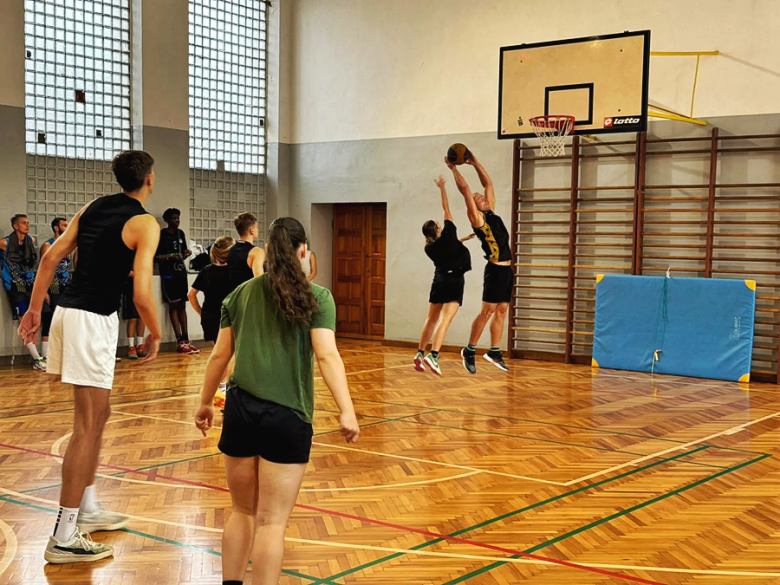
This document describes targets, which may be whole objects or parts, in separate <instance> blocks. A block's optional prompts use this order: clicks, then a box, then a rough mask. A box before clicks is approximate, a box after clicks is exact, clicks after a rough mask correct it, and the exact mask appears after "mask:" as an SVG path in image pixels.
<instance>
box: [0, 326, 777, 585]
mask: <svg viewBox="0 0 780 585" xmlns="http://www.w3.org/2000/svg"><path fill="white" fill-rule="evenodd" d="M341 347H342V350H343V356H344V359H345V362H346V364H347V371H348V373H349V380H350V383H351V389H352V393H353V397H354V398H355V404H356V407H357V410H358V413H359V416H360V419H361V423H362V425H363V435H362V437H361V441H360V443H359V444H357V445H350V446H347V445H346V444H345V443H343V441H342V439H341V437H340V436H339V435H338V434H337V433H335V432H334V431H335V430H336V429H337V418H336V412H335V405H334V403H333V401H332V400H331V399H330V397H329V394H328V392H327V389H326V388H325V386H324V384H323V382H322V381H321V380H318V381H317V387H316V389H317V407H318V412H317V417H316V421H315V433H316V436H315V443H314V447H313V451H312V460H311V464H310V466H309V470H308V473H307V475H306V479H305V483H304V489H303V491H302V492H301V495H300V497H299V500H298V501H299V505H298V507H297V508H296V510H295V512H294V513H293V516H292V519H291V521H290V526H289V529H288V531H287V554H286V559H285V573H284V575H283V577H282V580H281V583H283V584H288V585H289V584H304V585H334V584H350V583H355V584H365V585H380V584H381V585H389V584H395V583H405V584H408V585H420V584H435V585H442V584H446V585H454V584H456V583H471V584H473V585H476V584H486V585H487V584H491V585H493V584H511V583H518V582H523V581H529V582H532V583H534V584H535V585H549V584H577V585H588V584H606V583H635V582H640V583H656V584H659V583H660V584H670V585H671V584H689V583H690V584H695V583H707V584H708V585H734V584H742V583H744V584H745V585H758V584H759V583H761V584H765V583H766V584H768V583H774V584H780V463H778V455H780V392H779V391H778V388H777V387H776V386H769V385H760V384H754V385H751V386H750V387H749V388H747V387H740V386H738V385H736V384H731V383H723V382H715V381H707V380H690V379H680V378H673V377H657V378H656V379H655V380H653V379H651V378H650V376H647V375H642V374H625V373H618V372H607V371H602V372H598V373H593V372H591V370H590V369H589V368H585V367H580V366H565V365H558V364H549V363H540V362H528V361H523V362H521V361H514V362H511V368H512V372H511V373H509V374H505V373H503V372H500V371H499V370H497V369H495V368H493V367H492V366H490V365H489V364H487V362H483V361H482V360H480V361H478V367H479V373H478V374H477V376H473V377H472V376H468V375H467V374H466V373H465V372H463V371H462V369H461V367H460V364H459V362H458V361H457V357H456V356H455V355H445V356H444V357H445V360H444V362H443V364H444V365H443V367H444V370H445V377H444V378H441V379H439V378H436V377H435V376H433V375H432V374H418V373H416V372H415V371H414V370H413V368H412V366H411V365H410V360H411V357H412V352H410V351H408V350H400V349H396V348H388V347H383V346H381V345H376V344H369V343H358V342H352V341H343V342H342V343H341ZM206 359H207V355H206V352H204V353H202V354H201V355H200V356H197V357H186V356H177V355H174V354H165V355H163V356H161V358H160V359H158V361H156V362H154V363H153V364H149V365H138V364H135V363H131V362H128V361H127V360H124V361H123V362H122V363H120V364H118V366H117V376H116V388H115V391H114V396H113V408H114V411H113V414H112V417H111V420H110V421H109V424H108V426H107V428H106V433H105V438H104V450H103V457H102V467H101V468H100V472H101V476H100V480H99V482H98V490H99V492H100V494H101V499H102V501H103V502H104V504H105V505H106V506H107V507H109V508H111V509H113V510H117V511H120V512H124V513H127V514H130V515H131V516H132V524H131V526H130V527H129V528H128V529H127V530H123V531H119V532H114V533H102V534H97V535H95V538H96V540H100V541H104V542H110V543H111V544H113V545H114V546H115V547H116V549H117V554H116V557H115V558H114V559H113V560H106V561H103V562H99V563H95V564H94V565H90V566H85V565H83V564H82V565H69V566H46V565H45V564H44V561H43V558H42V554H43V549H44V546H45V543H46V541H47V538H48V536H49V533H50V531H51V529H52V525H53V520H54V513H55V510H56V507H57V497H58V493H59V489H58V484H59V482H60V459H59V458H58V457H59V455H60V454H62V453H63V452H64V451H65V447H66V443H67V441H68V436H69V435H68V433H69V431H70V425H71V405H70V402H69V398H70V391H69V388H68V387H66V386H63V385H61V384H59V383H56V382H54V381H52V380H51V379H50V378H49V377H47V376H46V375H43V374H36V373H34V372H32V371H30V370H29V369H27V368H26V367H25V368H16V369H3V370H0V398H1V399H2V406H0V491H1V492H2V494H1V496H2V497H0V583H4V584H24V585H33V584H39V583H40V584H42V583H55V584H59V583H68V584H75V583H78V584H89V583H92V584H101V585H109V584H111V585H120V584H121V585H125V584H141V583H142V584H150V583H159V584H169V583H182V584H183V583H192V584H218V583H221V578H220V559H219V554H220V532H221V529H222V527H223V526H224V523H225V519H226V517H227V515H228V514H229V513H230V512H229V510H230V500H229V496H228V494H227V493H225V488H224V486H225V479H224V473H223V465H222V461H221V458H220V456H219V455H218V452H217V447H216V445H217V441H218V431H216V430H215V431H212V432H211V433H210V435H209V436H208V437H207V438H202V437H201V435H200V433H199V432H198V431H197V430H196V429H195V427H194V425H193V424H192V423H191V420H192V415H193V413H194V410H195V407H196V404H197V402H198V397H197V391H198V388H199V383H200V381H201V379H202V375H203V371H204V367H205V363H206ZM528 555H533V556H531V557H529V556H528Z"/></svg>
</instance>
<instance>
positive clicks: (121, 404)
mask: <svg viewBox="0 0 780 585" xmlns="http://www.w3.org/2000/svg"><path fill="white" fill-rule="evenodd" d="M151 392H178V394H176V395H175V396H170V397H163V398H175V397H176V396H199V395H200V392H185V391H183V390H173V389H170V388H163V389H161V390H151ZM139 394H141V393H140V392H139ZM126 396H130V394H126ZM136 402H143V400H128V401H126V402H112V403H111V406H112V407H114V406H124V405H125V404H135V403H136ZM22 408H24V407H22ZM27 408H32V407H27ZM59 412H73V409H72V408H63V409H61V410H45V411H43V412H32V413H28V414H16V415H13V416H4V417H0V422H3V421H6V420H13V419H15V418H21V417H30V416H35V415H37V414H57V413H59Z"/></svg>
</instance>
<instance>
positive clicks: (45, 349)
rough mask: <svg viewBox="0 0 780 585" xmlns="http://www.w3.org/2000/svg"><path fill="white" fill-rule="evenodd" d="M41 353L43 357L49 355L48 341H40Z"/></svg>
mask: <svg viewBox="0 0 780 585" xmlns="http://www.w3.org/2000/svg"><path fill="white" fill-rule="evenodd" d="M41 353H42V354H43V357H46V356H47V355H49V342H48V341H41Z"/></svg>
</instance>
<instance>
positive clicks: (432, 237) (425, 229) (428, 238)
mask: <svg viewBox="0 0 780 585" xmlns="http://www.w3.org/2000/svg"><path fill="white" fill-rule="evenodd" d="M422 233H423V235H424V236H425V245H429V244H433V243H434V242H435V241H436V240H437V239H438V238H439V232H438V230H437V229H436V222H435V221H433V220H432V219H429V220H428V221H426V222H425V223H424V224H423V226H422Z"/></svg>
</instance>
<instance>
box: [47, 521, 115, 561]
mask: <svg viewBox="0 0 780 585" xmlns="http://www.w3.org/2000/svg"><path fill="white" fill-rule="evenodd" d="M113 554H114V548H113V547H112V546H110V545H108V544H101V543H99V542H95V541H93V540H92V539H91V538H90V537H89V534H87V533H86V532H79V531H78V528H77V529H76V534H74V535H73V538H71V539H70V540H69V541H68V542H65V543H63V544H60V543H58V542H57V541H56V540H54V537H50V538H49V544H48V545H47V546H46V552H45V553H43V558H44V559H46V562H47V563H52V564H54V565H64V564H66V563H89V562H92V561H99V560H100V559H105V558H106V557H110V556H113Z"/></svg>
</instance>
